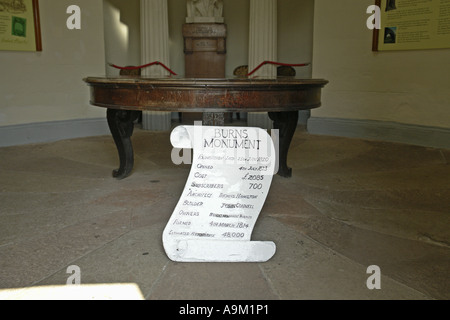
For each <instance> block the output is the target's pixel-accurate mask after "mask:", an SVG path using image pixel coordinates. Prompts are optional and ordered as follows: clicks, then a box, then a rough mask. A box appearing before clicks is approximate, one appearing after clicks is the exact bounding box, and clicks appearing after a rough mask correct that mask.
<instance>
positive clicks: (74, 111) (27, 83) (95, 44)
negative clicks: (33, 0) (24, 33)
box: [0, 0, 105, 127]
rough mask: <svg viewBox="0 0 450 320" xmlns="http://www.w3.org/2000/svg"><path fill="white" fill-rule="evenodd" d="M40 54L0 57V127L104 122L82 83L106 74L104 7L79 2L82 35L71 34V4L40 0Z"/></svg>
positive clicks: (66, 0) (65, 0) (62, 0)
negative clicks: (51, 122) (100, 119)
mask: <svg viewBox="0 0 450 320" xmlns="http://www.w3.org/2000/svg"><path fill="white" fill-rule="evenodd" d="M39 4H40V16H41V32H42V46H43V51H42V52H12V51H0V70H1V73H0V82H1V86H0V127H1V126H9V125H16V124H26V123H34V122H48V121H57V120H69V119H81V118H83V119H85V118H98V117H103V116H104V114H105V112H104V110H102V109H100V108H94V107H91V106H90V105H89V89H88V87H87V86H86V84H85V83H84V82H83V81H82V79H83V78H84V77H86V76H89V75H99V74H100V75H101V74H104V72H105V67H104V66H105V53H104V44H103V10H102V1H98V0H96V1H92V0H77V1H76V4H77V5H79V6H80V7H81V10H82V11H81V15H82V22H81V27H82V28H81V30H68V29H67V27H66V20H67V18H68V17H69V15H68V14H67V13H66V9H67V7H68V6H69V5H72V4H75V2H74V1H72V0H58V1H56V0H41V1H39Z"/></svg>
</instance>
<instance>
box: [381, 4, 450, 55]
mask: <svg viewBox="0 0 450 320" xmlns="http://www.w3.org/2000/svg"><path fill="white" fill-rule="evenodd" d="M375 4H376V5H377V6H378V7H379V8H380V9H381V28H380V29H379V30H377V29H374V30H375V31H374V39H373V51H389V50H391V51H392V50H421V49H441V48H450V0H376V3H375Z"/></svg>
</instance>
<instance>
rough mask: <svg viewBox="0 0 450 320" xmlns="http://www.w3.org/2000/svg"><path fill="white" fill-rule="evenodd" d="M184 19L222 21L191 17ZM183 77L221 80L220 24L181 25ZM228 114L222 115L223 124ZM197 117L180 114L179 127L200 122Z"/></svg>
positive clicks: (222, 35)
mask: <svg viewBox="0 0 450 320" xmlns="http://www.w3.org/2000/svg"><path fill="white" fill-rule="evenodd" d="M186 19H223V18H220V17H216V18H214V17H212V18H211V17H191V18H189V17H188V18H186ZM183 37H184V54H185V77H186V78H225V59H226V37H227V26H226V24H224V23H186V24H184V25H183ZM230 117H231V114H226V115H225V122H229V121H230ZM201 120H202V114H201V113H183V115H182V121H183V123H193V122H194V121H201Z"/></svg>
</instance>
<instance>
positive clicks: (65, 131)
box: [0, 117, 110, 147]
mask: <svg viewBox="0 0 450 320" xmlns="http://www.w3.org/2000/svg"><path fill="white" fill-rule="evenodd" d="M107 134H110V131H109V128H108V123H107V121H106V117H105V118H94V119H76V120H64V121H51V122H38V123H29V124H20V125H12V126H4V127H0V147H9V146H17V145H24V144H30V143H46V142H54V141H59V140H65V139H74V138H84V137H91V136H101V135H107Z"/></svg>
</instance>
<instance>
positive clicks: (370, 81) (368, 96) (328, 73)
mask: <svg viewBox="0 0 450 320" xmlns="http://www.w3.org/2000/svg"><path fill="white" fill-rule="evenodd" d="M372 4H374V1H373V0H339V1H336V0H315V13H314V46H313V77H314V78H325V79H327V80H329V81H330V83H329V84H328V85H327V86H326V87H325V89H324V90H323V96H322V101H323V106H322V107H321V108H319V109H316V110H314V111H313V112H312V115H313V116H314V117H329V118H346V119H363V120H381V121H393V122H399V123H405V124H414V125H423V126H434V127H442V128H450V89H449V88H450V76H449V75H450V49H440V50H420V51H396V52H378V53H374V52H372V51H371V43H372V31H370V30H369V29H367V27H366V21H367V18H369V15H368V14H366V9H367V7H368V6H369V5H372Z"/></svg>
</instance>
